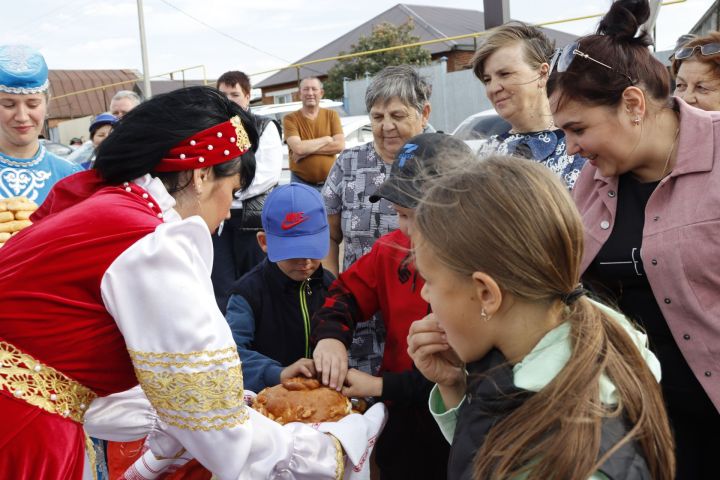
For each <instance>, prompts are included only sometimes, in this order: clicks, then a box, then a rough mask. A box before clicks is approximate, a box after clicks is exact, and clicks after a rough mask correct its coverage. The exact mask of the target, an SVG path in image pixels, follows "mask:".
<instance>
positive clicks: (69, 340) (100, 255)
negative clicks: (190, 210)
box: [0, 171, 371, 480]
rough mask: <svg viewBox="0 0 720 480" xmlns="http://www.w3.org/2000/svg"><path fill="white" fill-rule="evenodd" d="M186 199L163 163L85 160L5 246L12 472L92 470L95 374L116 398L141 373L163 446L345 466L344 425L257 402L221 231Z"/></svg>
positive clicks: (0, 456)
mask: <svg viewBox="0 0 720 480" xmlns="http://www.w3.org/2000/svg"><path fill="white" fill-rule="evenodd" d="M174 205H175V201H174V199H173V198H172V197H171V196H170V195H169V194H168V193H167V191H166V190H165V188H164V186H163V185H162V183H161V182H160V181H159V180H158V179H156V178H153V177H151V176H149V175H146V176H144V177H142V178H140V179H138V180H136V181H135V182H131V183H130V184H127V185H119V186H107V185H103V184H102V182H101V181H100V179H99V178H98V177H97V176H96V173H95V172H94V171H88V172H82V173H79V174H76V175H74V176H72V177H68V178H67V179H65V180H63V181H61V182H60V183H58V184H57V185H56V187H55V188H54V189H53V191H52V192H51V194H50V196H49V197H48V200H47V201H46V202H45V203H44V204H43V205H42V206H41V208H40V209H39V210H38V212H37V213H36V216H35V217H34V218H33V220H34V221H35V223H34V225H32V226H31V227H29V228H27V229H25V230H23V231H22V232H20V233H19V234H18V235H17V236H16V237H15V238H13V239H11V240H10V241H8V242H7V243H6V245H5V246H4V247H3V248H2V249H0V478H13V479H33V480H35V479H39V478H43V479H45V478H47V479H80V478H81V477H82V471H83V463H84V455H85V454H84V445H85V434H84V432H83V425H82V424H81V423H80V421H82V417H83V412H84V410H85V409H86V408H87V407H88V405H86V404H85V403H83V402H84V399H87V392H84V393H83V390H82V388H83V387H82V386H84V387H86V388H87V389H89V390H88V391H91V392H94V394H95V395H98V396H100V397H103V396H107V395H110V394H113V393H116V392H121V391H124V390H127V389H129V388H131V387H133V386H134V385H136V384H137V383H138V382H139V383H140V385H141V386H142V388H143V390H144V392H145V394H146V395H147V397H148V399H149V400H150V402H151V404H152V406H153V408H154V410H155V411H156V412H157V416H158V417H159V418H158V419H157V420H156V421H157V422H160V423H161V426H162V430H163V431H164V432H165V433H167V434H168V435H169V437H168V436H167V435H164V436H163V437H162V438H161V439H160V440H159V441H158V442H156V445H152V442H151V448H153V452H154V453H155V454H156V455H163V456H168V457H172V456H173V455H176V454H177V453H178V447H179V444H182V446H183V447H184V448H185V449H187V451H189V452H190V453H191V454H192V456H194V457H195V458H197V459H198V460H199V461H200V462H201V463H202V464H203V465H205V466H206V467H207V468H208V469H210V470H211V471H213V472H214V473H215V474H216V475H217V477H218V478H220V479H237V478H247V479H250V478H266V477H277V478H306V479H310V478H313V479H316V478H336V477H337V476H338V475H342V473H341V470H342V468H343V460H342V457H339V455H341V453H340V449H339V445H338V444H337V443H336V442H337V441H336V440H335V439H334V438H333V437H330V436H328V435H325V434H322V433H320V432H318V431H317V430H314V429H313V428H311V427H309V426H306V425H302V424H292V425H286V426H285V427H281V426H279V425H278V424H276V423H275V422H273V421H271V420H269V419H267V418H265V417H263V416H261V415H259V414H257V412H255V411H253V410H251V409H248V408H246V407H245V406H244V405H243V402H242V374H241V370H240V361H239V358H238V356H237V352H236V350H235V345H234V343H233V340H232V336H231V333H230V330H229V327H228V325H227V323H226V322H225V320H224V318H223V317H222V314H221V313H220V311H219V310H218V308H217V306H216V304H215V299H214V296H213V291H212V285H211V283H210V270H211V268H212V243H211V239H210V232H209V230H208V227H207V225H206V224H205V223H204V221H203V220H202V219H201V218H199V217H190V218H186V219H182V218H180V216H179V215H178V213H177V212H175V211H174V210H173V207H174ZM18 351H19V352H21V353H18ZM53 369H54V370H53ZM49 371H53V372H54V371H57V372H61V374H64V375H65V376H67V377H68V379H67V381H63V380H57V375H54V374H53V375H48V373H47V372H49ZM48 379H50V380H48ZM68 382H70V383H69V385H70V386H68ZM61 401H62V405H63V406H61V407H59V405H60V403H61ZM68 405H69V407H67V406H68ZM66 407H67V408H66ZM63 409H64V410H63ZM68 414H69V415H68ZM73 418H75V419H76V420H79V421H76V420H74V419H73ZM110 428H112V426H111V427H110ZM118 428H120V425H119V427H118ZM355 434H357V436H360V437H362V438H367V437H370V436H371V434H370V432H365V431H358V430H355ZM366 434H367V437H366ZM336 436H337V435H336ZM168 438H172V441H169V440H168ZM340 440H341V441H343V440H342V438H341V439H340ZM343 443H344V442H343Z"/></svg>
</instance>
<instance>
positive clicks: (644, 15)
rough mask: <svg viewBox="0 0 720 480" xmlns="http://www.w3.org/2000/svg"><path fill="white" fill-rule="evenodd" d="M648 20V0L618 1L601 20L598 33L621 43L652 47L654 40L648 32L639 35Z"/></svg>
mask: <svg viewBox="0 0 720 480" xmlns="http://www.w3.org/2000/svg"><path fill="white" fill-rule="evenodd" d="M648 18H650V5H649V4H648V2H647V0H623V1H617V2H614V3H613V4H612V6H610V10H609V11H608V12H607V13H606V14H605V16H604V17H603V18H602V20H600V25H598V29H597V33H598V35H606V36H608V37H610V38H614V39H615V41H617V42H619V43H626V44H633V43H635V44H639V45H643V46H645V47H647V46H650V45H652V38H651V37H650V35H649V34H648V33H647V32H642V33H641V34H640V35H638V29H639V28H640V26H641V25H642V24H643V23H645V22H646V21H647V20H648ZM636 35H637V36H636Z"/></svg>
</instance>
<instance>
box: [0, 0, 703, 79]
mask: <svg viewBox="0 0 720 480" xmlns="http://www.w3.org/2000/svg"><path fill="white" fill-rule="evenodd" d="M2 3H3V6H2V8H3V18H4V19H5V21H4V22H3V28H2V29H0V45H2V44H10V43H23V44H27V45H30V46H32V47H35V48H37V49H39V50H40V51H41V52H42V53H43V55H44V56H45V59H46V61H47V63H48V66H49V67H50V68H51V69H121V68H129V69H135V70H138V71H142V57H141V49H140V35H139V27H138V14H137V0H113V1H105V0H102V1H101V0H61V1H57V0H21V1H18V0H3V2H2ZM407 3H408V4H415V5H436V6H444V7H455V8H467V9H477V10H482V9H483V2H482V0H445V1H438V0H409V1H408V2H407ZM610 3H611V1H610V0H583V1H577V0H542V1H539V0H510V15H511V17H512V18H514V19H517V20H523V21H526V22H529V23H542V22H547V21H553V20H560V19H563V18H573V17H578V16H585V15H591V14H598V13H602V12H604V11H606V10H607V9H608V7H609V5H610ZM396 4H397V2H395V1H390V0H361V1H352V2H345V1H341V0H256V1H254V2H250V1H246V0H143V9H144V18H145V31H146V39H147V50H148V59H149V67H148V70H149V71H150V75H151V76H155V75H159V74H163V73H168V72H171V71H176V70H179V69H182V68H187V67H193V66H197V65H204V66H205V75H207V78H208V79H214V78H217V76H219V75H220V74H221V73H222V72H225V71H227V70H236V69H237V70H242V71H244V72H246V73H248V74H252V79H253V83H256V82H258V81H259V80H261V79H262V78H265V77H267V76H269V75H271V73H263V72H266V71H268V70H272V69H275V68H278V67H281V66H284V65H288V64H290V63H292V62H294V61H297V60H298V59H300V58H302V57H304V56H305V55H307V54H309V53H311V52H313V51H314V50H316V49H318V48H320V47H322V46H323V45H325V44H327V43H329V42H331V41H332V40H334V39H335V38H337V37H339V36H341V35H343V34H345V33H346V32H348V31H349V30H352V29H353V28H355V27H357V26H359V25H361V24H362V23H364V22H366V21H367V20H370V19H371V18H373V17H374V16H376V15H378V14H380V13H382V12H383V11H385V10H387V9H389V8H391V7H393V6H394V5H396ZM711 4H712V0H686V1H684V2H682V3H680V4H675V5H667V6H663V7H662V8H661V10H660V15H659V18H658V22H657V32H658V42H657V47H658V50H667V49H671V48H672V47H673V46H674V44H675V40H676V39H677V37H678V36H679V35H681V34H683V33H686V32H687V31H688V30H689V29H690V28H692V26H693V25H694V24H695V23H696V22H697V20H698V19H699V18H700V17H701V16H702V14H703V13H704V12H705V11H706V10H707V9H708V8H709V7H710V5H711ZM191 17H192V18H191ZM598 20H599V19H597V18H596V19H592V20H584V21H574V22H568V23H563V24H559V25H554V26H552V28H555V29H558V30H564V31H567V32H571V33H575V34H585V33H590V32H591V31H592V30H593V29H594V28H595V26H596V25H597V22H598ZM481 29H482V28H481V26H478V30H481ZM176 75H178V76H176V78H179V75H181V74H176ZM185 77H186V78H203V71H202V69H199V68H195V69H190V70H187V71H186V72H185ZM164 78H168V77H164Z"/></svg>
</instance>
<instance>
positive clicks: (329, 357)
mask: <svg viewBox="0 0 720 480" xmlns="http://www.w3.org/2000/svg"><path fill="white" fill-rule="evenodd" d="M313 360H315V369H316V370H317V373H318V374H322V378H321V379H320V380H321V381H322V383H323V385H328V386H329V387H330V388H334V389H335V390H337V391H338V392H339V391H340V390H342V386H343V383H344V382H345V375H346V374H347V369H348V354H347V349H346V348H345V345H344V344H343V343H342V342H341V341H340V340H336V339H334V338H324V339H322V340H320V341H319V342H318V343H317V345H316V346H315V350H314V351H313Z"/></svg>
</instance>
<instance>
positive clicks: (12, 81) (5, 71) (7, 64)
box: [0, 45, 49, 95]
mask: <svg viewBox="0 0 720 480" xmlns="http://www.w3.org/2000/svg"><path fill="white" fill-rule="evenodd" d="M48 85H49V83H48V68H47V64H46V63H45V59H44V58H43V56H42V55H41V54H40V52H38V51H37V50H35V49H33V48H30V47H27V46H25V45H3V46H0V92H5V93H16V94H21V95H29V94H31V93H42V92H46V91H47V89H48Z"/></svg>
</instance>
